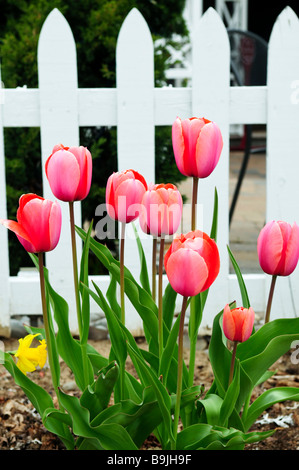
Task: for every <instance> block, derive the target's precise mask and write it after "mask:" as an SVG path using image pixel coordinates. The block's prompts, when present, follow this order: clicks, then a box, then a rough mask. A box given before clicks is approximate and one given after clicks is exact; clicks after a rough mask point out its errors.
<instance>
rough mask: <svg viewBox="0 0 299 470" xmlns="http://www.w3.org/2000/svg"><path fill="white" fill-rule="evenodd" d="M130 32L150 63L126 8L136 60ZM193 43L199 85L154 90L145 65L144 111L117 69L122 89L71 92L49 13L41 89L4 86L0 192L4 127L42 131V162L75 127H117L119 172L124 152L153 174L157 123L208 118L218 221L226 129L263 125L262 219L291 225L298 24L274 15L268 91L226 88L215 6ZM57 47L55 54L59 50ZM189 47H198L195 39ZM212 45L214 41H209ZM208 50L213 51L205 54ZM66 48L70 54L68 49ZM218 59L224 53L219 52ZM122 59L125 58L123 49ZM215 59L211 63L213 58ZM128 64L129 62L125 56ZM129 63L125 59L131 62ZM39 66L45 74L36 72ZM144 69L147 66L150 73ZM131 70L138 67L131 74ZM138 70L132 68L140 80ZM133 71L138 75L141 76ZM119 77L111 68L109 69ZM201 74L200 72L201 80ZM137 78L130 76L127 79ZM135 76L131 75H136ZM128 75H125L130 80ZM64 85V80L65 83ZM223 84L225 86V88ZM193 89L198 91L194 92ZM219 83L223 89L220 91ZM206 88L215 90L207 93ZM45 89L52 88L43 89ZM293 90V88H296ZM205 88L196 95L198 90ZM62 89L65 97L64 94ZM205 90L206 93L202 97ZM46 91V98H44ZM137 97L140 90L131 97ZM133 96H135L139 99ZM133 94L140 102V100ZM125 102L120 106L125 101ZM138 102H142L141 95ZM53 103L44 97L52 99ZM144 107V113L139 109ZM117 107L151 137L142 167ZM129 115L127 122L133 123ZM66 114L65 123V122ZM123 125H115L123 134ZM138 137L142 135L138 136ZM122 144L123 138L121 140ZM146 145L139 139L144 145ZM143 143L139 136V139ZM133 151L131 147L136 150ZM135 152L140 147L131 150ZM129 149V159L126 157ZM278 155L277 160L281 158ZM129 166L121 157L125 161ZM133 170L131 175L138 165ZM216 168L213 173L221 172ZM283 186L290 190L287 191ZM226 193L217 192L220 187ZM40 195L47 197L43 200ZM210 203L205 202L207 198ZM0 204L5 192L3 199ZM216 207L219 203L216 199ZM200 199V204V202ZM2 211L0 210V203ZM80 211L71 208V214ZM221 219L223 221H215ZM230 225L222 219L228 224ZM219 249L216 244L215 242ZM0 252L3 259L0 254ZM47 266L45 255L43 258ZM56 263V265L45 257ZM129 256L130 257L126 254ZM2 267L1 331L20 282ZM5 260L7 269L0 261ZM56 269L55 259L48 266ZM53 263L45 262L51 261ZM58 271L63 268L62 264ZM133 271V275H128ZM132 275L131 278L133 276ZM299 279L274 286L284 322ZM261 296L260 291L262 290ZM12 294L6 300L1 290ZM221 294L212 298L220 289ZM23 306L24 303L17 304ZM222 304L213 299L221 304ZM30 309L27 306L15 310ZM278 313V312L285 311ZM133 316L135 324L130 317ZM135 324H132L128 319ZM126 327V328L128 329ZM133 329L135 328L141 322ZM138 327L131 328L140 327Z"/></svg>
mask: <svg viewBox="0 0 299 470" xmlns="http://www.w3.org/2000/svg"><path fill="white" fill-rule="evenodd" d="M57 24H59V35H57V34H53V28H55V30H57ZM132 31H133V32H134V31H138V33H139V35H140V37H138V38H137V42H139V47H140V48H141V49H142V47H143V45H145V44H146V48H147V49H148V50H151V53H150V54H151V56H150V57H149V58H148V60H149V63H151V64H152V63H153V52H152V49H153V48H152V46H151V44H150V31H149V29H148V26H147V24H146V22H145V20H144V18H143V17H142V15H141V14H140V13H139V12H138V10H136V9H133V10H132V11H131V12H130V13H129V15H128V17H127V18H126V20H125V21H124V24H123V27H122V29H121V31H120V33H119V40H120V39H122V41H124V42H123V44H126V43H127V44H128V42H129V43H131V44H132V43H134V47H135V48H136V51H135V52H136V54H137V53H138V47H137V45H136V37H135V40H134V36H132ZM211 31H213V35H212V36H211ZM197 34H198V35H199V37H200V36H201V35H204V38H205V41H204V44H205V47H204V48H200V46H198V47H197V50H198V51H199V56H200V67H199V69H201V70H202V69H204V70H205V73H206V75H204V74H202V73H201V74H200V70H199V72H198V73H197V74H196V75H195V74H194V77H193V81H194V80H198V82H196V83H197V86H196V87H194V86H193V88H186V89H183V88H180V89H175V88H161V89H157V88H154V83H153V77H152V72H153V69H152V68H150V70H151V72H150V80H149V81H148V82H147V85H146V86H145V88H146V89H147V90H148V91H149V94H150V95H151V99H152V102H150V101H149V100H147V101H146V106H145V107H143V105H144V103H143V101H142V99H140V100H136V99H134V93H133V92H132V90H133V91H134V88H135V87H136V86H137V87H139V85H140V84H138V82H137V84H136V83H135V82H134V81H132V75H130V77H129V75H127V73H128V71H127V70H125V68H124V67H123V80H122V78H121V74H120V76H119V84H120V89H118V88H117V89H111V90H107V89H92V90H91V89H79V90H78V88H77V63H76V60H77V59H76V50H75V49H76V47H75V42H74V38H73V35H72V32H71V29H70V27H69V25H68V23H67V22H66V20H65V18H64V17H63V15H61V13H60V12H59V11H58V10H57V9H54V10H53V11H52V12H51V13H50V15H49V16H48V17H47V19H46V21H45V23H44V25H43V28H42V31H41V34H40V39H39V64H38V70H39V78H40V84H39V86H40V89H36V90H35V89H26V88H20V89H16V90H8V89H4V92H3V94H2V95H1V96H3V103H2V105H1V110H2V115H1V117H0V119H3V122H1V121H0V134H1V137H0V139H1V140H0V162H1V167H0V170H1V168H2V171H1V175H2V176H1V177H2V180H3V181H4V184H3V185H2V184H1V187H2V188H4V187H5V180H4V179H3V178H4V174H5V173H4V148H3V147H4V146H3V127H6V126H7V127H8V126H12V127H20V126H22V127H23V126H25V127H26V126H27V127H30V126H33V125H34V126H37V127H38V126H40V127H41V141H42V159H43V161H44V160H45V158H46V157H47V156H48V155H49V152H50V151H51V149H52V146H53V144H56V143H57V141H62V143H64V144H65V145H68V144H70V141H71V144H72V145H75V144H76V143H77V141H78V130H79V126H83V125H90V126H97V125H98V126H100V125H111V126H120V127H119V128H120V129H123V130H122V131H121V132H120V134H122V135H123V137H121V136H120V137H119V140H118V152H119V155H120V160H121V163H122V165H125V164H126V162H127V158H128V159H129V157H127V156H129V155H132V154H134V155H139V158H138V161H137V162H136V164H137V166H138V167H141V168H142V169H146V170H147V169H149V168H151V169H153V168H154V166H153V165H154V145H153V144H152V142H153V136H154V127H155V126H159V125H169V126H170V125H171V124H172V123H173V121H174V119H175V118H176V116H177V115H180V116H181V117H182V118H185V117H190V116H191V115H194V113H196V114H202V113H204V114H206V117H208V118H211V119H213V120H215V121H217V120H218V119H219V124H220V125H221V126H222V128H223V134H224V156H223V159H222V160H223V163H221V164H222V165H223V168H224V169H225V171H224V172H223V171H222V170H223V168H220V169H218V172H217V170H216V171H215V172H214V175H213V176H212V178H211V180H210V185H211V187H212V189H211V191H213V190H214V188H213V186H214V183H217V184H216V186H217V189H218V188H219V191H220V193H221V192H222V191H224V193H223V194H224V198H222V197H221V195H220V198H219V199H220V201H222V202H221V204H223V206H222V209H221V211H220V214H223V208H224V207H226V208H227V206H228V197H227V194H228V193H227V191H228V189H227V187H228V171H227V170H228V161H227V160H228V155H229V153H228V140H229V124H238V123H252V124H254V123H263V124H265V123H266V124H267V126H268V139H267V218H269V217H271V218H276V219H277V218H281V219H284V220H287V221H289V222H290V223H292V222H293V219H294V218H295V217H296V215H297V213H298V206H297V205H296V201H298V200H299V194H298V191H299V185H298V184H297V182H296V180H294V179H295V177H296V175H297V173H298V172H296V171H294V168H296V155H298V153H299V148H298V146H299V144H298V138H297V134H298V133H297V128H296V123H297V122H299V104H298V100H296V96H297V94H296V93H297V90H296V83H294V80H295V82H296V80H298V79H299V58H298V53H299V34H298V18H297V16H296V15H295V14H294V12H293V11H292V10H291V9H290V8H289V7H287V8H286V9H285V10H284V11H283V12H282V13H281V15H280V16H279V17H278V19H277V21H276V23H275V25H274V27H273V31H272V34H271V38H270V42H269V56H270V59H269V70H268V85H267V86H266V87H250V88H247V87H240V88H232V87H230V84H229V77H228V71H229V54H228V48H227V44H228V38H227V34H226V31H225V28H224V25H223V23H222V22H221V20H220V17H219V15H218V14H217V13H216V12H215V10H213V9H211V8H210V9H209V10H208V11H207V12H206V13H205V14H204V15H203V16H202V18H201V19H200V25H199V26H198V33H197ZM214 39H215V41H218V43H217V44H218V47H217V48H216V49H217V50H216V51H214V49H215V47H214V46H213V41H214ZM61 41H62V43H63V47H62V43H61ZM197 44H199V45H200V44H201V42H198V43H197ZM215 44H216V42H215ZM117 47H118V48H119V50H121V49H122V51H126V49H127V52H128V54H131V51H130V50H128V48H126V47H124V46H122V45H121V44H120V43H119V42H118V45H117ZM203 49H207V51H208V52H209V53H206V54H205V52H204V50H203ZM212 50H213V51H214V52H213V54H211V53H210V52H211V51H212ZM70 51H71V52H70ZM223 51H224V52H225V53H224V52H223ZM123 53H124V52H123ZM217 54H219V56H220V57H219V61H217V60H216V59H215V57H217ZM225 57H226V59H225V60H226V61H227V63H226V64H225V62H224V58H225ZM55 60H57V61H58V62H59V63H58V64H57V65H58V67H59V64H64V67H65V64H66V63H68V64H69V66H68V67H67V69H68V71H69V72H70V71H72V74H70V76H69V80H70V82H71V86H69V84H68V83H67V82H66V81H63V82H62V81H60V80H56V79H55V77H54V78H53V77H52V75H51V73H50V72H51V70H53V68H54V69H55ZM120 60H121V61H122V62H123V63H125V62H126V60H124V57H122V59H120ZM130 60H131V62H132V61H133V57H132V54H131V57H130ZM142 60H143V61H145V60H146V56H145V55H144V56H143V57H142ZM132 63H133V62H132ZM217 64H218V65H219V64H222V65H221V66H222V67H223V71H224V73H223V76H221V73H219V71H218V73H216V69H215V67H216V66H217ZM41 67H45V68H44V69H42V68H41ZM150 67H152V65H151V66H150ZM136 70H138V69H136ZM139 72H140V70H139V71H138V73H139ZM140 73H141V72H140ZM117 74H118V71H117ZM199 74H200V75H199ZM135 75H137V74H135ZM135 75H134V76H135ZM128 77H129V78H128ZM64 78H65V79H66V77H64ZM224 82H225V83H226V84H225V83H224ZM218 83H219V84H220V83H221V89H220V88H218V86H217V84H218ZM198 85H201V86H198ZM224 85H225V86H224ZM211 86H213V88H212V89H211ZM51 87H52V88H51ZM297 88H298V87H297ZM203 89H204V94H202V93H201V90H203ZM70 90H72V92H71V93H70ZM209 90H210V92H209ZM125 91H128V92H130V95H128V96H127V97H126V94H125ZM47 93H48V94H50V95H49V96H48V95H47ZM137 95H138V93H137ZM139 95H140V93H139ZM139 95H138V96H139ZM74 96H77V98H78V99H77V100H74ZM129 96H130V99H129V100H127V98H129ZM140 96H141V95H140ZM50 98H51V99H50ZM145 109H146V110H147V111H149V112H145ZM125 110H131V112H132V115H131V116H130V119H129V120H128V122H130V123H131V126H132V125H133V126H134V122H136V121H134V119H135V120H136V116H137V119H138V120H139V121H138V122H139V124H140V122H142V119H140V116H143V119H144V120H145V125H146V126H147V129H148V131H147V138H148V137H149V139H150V146H149V147H150V148H151V151H150V153H149V156H147V157H146V160H147V162H146V163H145V162H142V155H143V149H144V142H143V146H142V147H140V148H139V153H138V146H137V144H136V142H137V139H136V132H131V133H129V136H130V138H131V140H130V141H128V140H126V139H125V138H124V135H125V133H126V131H127V130H128V126H126V125H125V123H124V122H123V121H122V120H120V116H122V118H123V119H128V116H127V114H126V112H124V111H125ZM133 111H134V114H135V117H134V119H133V117H132V116H133ZM70 117H72V119H70ZM122 126H123V127H122ZM144 135H145V134H144ZM127 137H128V136H127ZM143 140H144V139H143ZM144 141H145V142H147V139H145V140H144ZM134 145H135V147H134ZM138 145H140V143H139V144H138ZM132 150H134V152H132ZM282 155H283V158H282V157H281V156H282ZM128 161H129V160H128ZM136 169H137V170H138V168H136ZM220 170H221V171H220ZM43 178H44V182H45V188H47V182H46V180H45V177H44V175H43ZM289 181H291V182H292V184H289ZM225 185H226V186H227V187H225V188H224V189H223V187H224V186H225ZM46 191H47V190H46ZM47 194H48V193H47ZM208 199H210V197H209V198H208ZM1 201H2V205H3V207H4V206H6V199H5V194H3V198H1ZM223 201H224V202H223ZM203 202H205V201H203ZM0 208H1V205H0ZM79 208H80V205H79V204H78V210H79ZM4 214H5V210H3V211H2V212H1V216H3V215H4ZM221 217H222V216H221ZM223 220H225V219H224V218H223V219H221V223H220V227H222V228H223V227H224V222H223ZM227 223H228V221H227ZM227 228H228V227H226V226H225V227H224V230H225V233H226V234H225V237H224V240H226V239H227V238H228V237H227ZM67 240H68V239H67V235H66V233H65V234H64V235H63V240H62V241H63V243H62V246H63V247H64V248H66V247H67V246H68V244H69V242H68V241H67ZM0 243H1V247H6V246H7V233H6V230H5V229H4V228H3V229H2V230H1V231H0ZM220 243H222V244H224V243H223V241H222V242H220ZM4 253H8V252H7V250H6V249H4ZM221 255H222V256H223V257H224V258H223V259H225V262H224V264H225V269H224V278H222V282H223V286H222V288H223V292H225V293H226V294H227V296H229V295H228V294H230V287H229V285H230V284H231V282H230V277H229V275H228V269H227V253H225V249H224V246H221ZM55 258H56V259H57V260H60V261H61V256H60V254H59V252H58V251H57V254H56V255H55ZM50 259H51V258H50ZM53 259H54V258H53ZM129 259H132V257H131V256H129ZM3 260H4V261H3V269H2V270H1V276H2V280H3V282H2V283H1V287H0V307H1V320H0V324H1V325H2V327H4V328H6V325H7V320H8V319H9V315H10V314H17V313H18V312H17V311H14V310H13V309H12V305H13V303H14V302H15V299H12V297H11V294H12V292H11V291H12V290H13V289H16V291H15V290H14V293H16V292H17V289H18V288H21V287H19V280H18V279H15V280H14V281H13V282H10V280H9V279H10V278H9V274H8V273H9V269H8V261H7V257H6V256H3ZM6 261H7V262H6ZM55 262H56V261H55ZM55 262H53V264H52V269H51V274H53V275H55V271H56V269H55ZM51 263H52V261H50V264H51ZM60 264H61V263H60ZM62 272H63V270H62V266H61V269H60V278H59V279H58V284H57V285H58V287H61V285H62V284H63V283H64V280H63V279H62ZM134 274H135V273H134ZM137 275H138V274H137V273H136V276H137ZM267 282H268V281H267V279H266V280H265V282H264V283H258V282H257V283H256V284H252V285H255V286H256V287H254V288H257V289H258V290H257V291H256V294H255V295H257V296H258V297H259V298H260V299H262V298H263V296H264V297H265V292H264V289H265V285H267ZM298 286H299V278H298V270H297V271H296V273H295V274H294V275H293V276H292V278H291V279H288V280H285V281H284V282H281V288H280V289H283V295H282V297H281V298H283V301H284V303H283V305H284V306H285V309H286V312H291V315H294V314H295V315H296V313H297V312H296V308H298V307H296V306H297V305H298V304H299V302H298V300H299V292H298V289H299V287H298ZM68 289H69V294H70V291H71V282H70V283H69V286H68ZM265 290H267V287H266V289H265ZM8 292H10V298H8V295H7V293H8ZM219 292H220V291H219ZM25 299H26V297H25ZM223 300H224V299H223V298H222V299H221V302H223ZM213 301H215V302H214V304H213V305H212V304H211V307H209V311H210V310H211V311H213V312H214V311H215V309H214V308H212V307H213V306H215V307H217V308H218V306H219V304H220V296H219V298H218V297H217V294H216V295H215V296H213ZM22 308H23V309H24V308H27V309H28V310H31V305H29V304H28V306H27V307H25V305H23V307H22ZM286 312H284V314H286ZM135 319H136V317H135ZM134 321H135V320H134ZM133 326H134V325H133ZM139 326H140V323H139ZM139 326H138V327H139Z"/></svg>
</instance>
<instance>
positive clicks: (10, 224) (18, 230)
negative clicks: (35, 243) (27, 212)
mask: <svg viewBox="0 0 299 470" xmlns="http://www.w3.org/2000/svg"><path fill="white" fill-rule="evenodd" d="M0 223H1V224H2V225H3V226H4V227H6V228H8V229H9V230H11V231H12V232H14V233H15V234H16V235H18V236H19V237H22V238H23V239H24V240H26V241H27V242H29V243H31V240H30V237H29V235H28V233H27V232H26V230H24V228H23V227H22V225H21V224H19V223H18V222H15V221H14V220H4V219H0Z"/></svg>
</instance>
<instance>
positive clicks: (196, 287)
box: [166, 248, 209, 297]
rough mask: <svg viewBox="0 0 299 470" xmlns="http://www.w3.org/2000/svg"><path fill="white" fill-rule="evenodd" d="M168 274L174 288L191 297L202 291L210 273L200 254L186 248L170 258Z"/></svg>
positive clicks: (167, 268)
mask: <svg viewBox="0 0 299 470" xmlns="http://www.w3.org/2000/svg"><path fill="white" fill-rule="evenodd" d="M166 274H167V276H168V279H169V282H170V284H171V286H172V288H173V289H174V290H175V291H176V292H177V293H178V294H181V295H182V296H188V297H189V296H194V295H197V294H199V292H201V291H202V287H203V286H204V284H205V282H206V280H207V278H208V274H209V272H208V268H207V265H206V263H205V260H204V259H203V258H202V257H201V256H200V255H199V254H198V253H196V252H195V251H193V250H191V249H188V248H186V249H185V248H184V249H180V250H178V251H176V252H174V253H172V254H171V256H169V258H168V260H167V265H166Z"/></svg>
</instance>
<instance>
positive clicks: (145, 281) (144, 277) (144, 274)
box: [132, 222, 151, 294]
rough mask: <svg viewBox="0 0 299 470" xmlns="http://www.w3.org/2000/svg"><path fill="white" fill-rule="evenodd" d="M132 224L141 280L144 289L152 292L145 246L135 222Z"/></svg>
mask: <svg viewBox="0 0 299 470" xmlns="http://www.w3.org/2000/svg"><path fill="white" fill-rule="evenodd" d="M132 226H133V229H134V233H135V237H136V241H137V247H138V253H139V259H140V282H141V285H142V287H143V289H145V290H146V291H147V292H148V293H149V294H151V286H150V282H149V277H148V269H147V263H146V257H145V254H144V250H143V246H142V243H141V240H140V237H139V234H138V232H137V229H136V227H135V225H134V223H133V222H132Z"/></svg>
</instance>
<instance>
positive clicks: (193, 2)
mask: <svg viewBox="0 0 299 470" xmlns="http://www.w3.org/2000/svg"><path fill="white" fill-rule="evenodd" d="M214 8H215V10H216V11H217V13H218V14H219V16H220V17H221V19H222V21H223V23H224V24H225V26H226V27H227V28H231V29H242V30H246V29H247V26H248V0H215V2H214ZM203 13H204V2H203V0H186V6H185V11H184V13H183V16H184V18H185V21H186V24H187V27H188V30H189V34H190V42H189V43H187V44H185V43H183V44H182V47H181V48H180V49H179V50H177V49H174V48H173V47H171V46H169V47H168V51H169V52H170V54H171V59H170V62H172V63H173V62H175V61H177V62H179V63H180V65H178V66H176V67H174V68H169V69H168V70H167V72H166V77H167V79H168V80H174V85H175V86H182V84H183V82H184V81H185V80H188V84H190V79H191V76H192V70H191V64H192V60H191V54H192V50H191V45H192V34H193V31H194V28H195V25H197V24H198V21H199V19H200V17H201V16H202V15H203ZM176 39H179V38H176Z"/></svg>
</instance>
